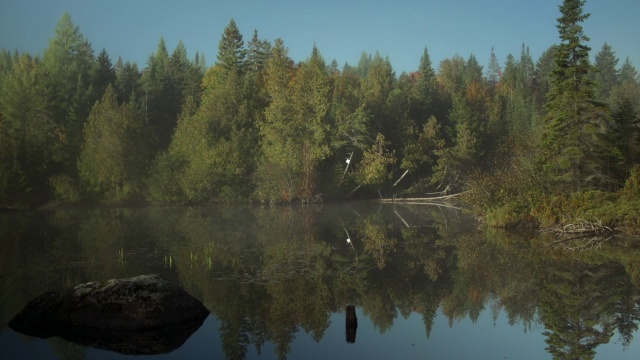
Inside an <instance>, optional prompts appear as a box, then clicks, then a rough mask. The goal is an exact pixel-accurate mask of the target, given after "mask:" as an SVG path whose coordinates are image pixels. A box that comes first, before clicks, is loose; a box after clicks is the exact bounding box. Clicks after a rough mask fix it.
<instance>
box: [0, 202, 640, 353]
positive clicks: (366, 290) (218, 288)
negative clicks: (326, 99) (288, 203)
mask: <svg viewBox="0 0 640 360" xmlns="http://www.w3.org/2000/svg"><path fill="white" fill-rule="evenodd" d="M548 243H550V242H549V240H548V239H545V238H541V237H539V236H536V235H535V234H514V233H508V232H503V231H499V230H493V229H484V230H479V226H478V224H477V221H476V220H475V219H473V218H471V217H469V216H467V215H465V214H464V213H462V212H461V211H459V210H456V209H451V208H446V207H439V206H427V205H393V204H385V205H381V204H379V203H376V202H362V203H349V204H324V205H322V206H317V207H313V206H310V207H259V206H209V207H204V206H203V207H148V208H111V209H92V208H87V209H66V210H54V211H37V212H30V213H27V212H11V213H0V249H1V250H0V251H1V252H0V359H117V358H123V357H128V356H126V355H123V354H120V353H118V352H114V351H109V350H105V349H97V348H92V347H85V346H81V345H79V344H76V343H74V342H70V341H67V340H64V339H62V338H58V337H51V338H48V339H40V338H34V337H28V336H26V335H22V334H20V333H17V332H15V331H13V330H12V329H11V328H9V327H7V324H8V323H9V321H10V320H11V319H12V318H13V317H14V316H15V315H16V314H17V313H18V312H19V311H20V310H21V309H22V308H23V307H24V306H25V305H26V304H27V303H28V302H29V301H30V300H31V299H33V298H34V297H36V296H38V295H40V294H42V293H44V292H46V291H51V290H54V291H58V290H64V289H68V288H71V287H74V286H75V285H78V284H81V283H86V282H90V281H96V280H100V281H104V280H108V279H113V278H128V277H132V276H137V275H141V274H154V273H155V274H160V275H161V276H162V277H164V278H165V279H166V280H168V281H169V282H171V283H173V284H176V285H179V286H181V287H182V288H184V289H185V290H186V291H187V292H189V293H190V294H191V295H192V296H194V297H196V298H197V299H199V300H200V301H202V303H203V304H204V305H205V306H206V307H207V308H208V309H209V311H210V312H211V314H210V315H209V317H208V318H207V319H206V320H205V321H204V323H203V324H202V326H201V327H200V328H199V329H197V330H196V331H195V332H194V333H193V334H191V335H190V336H189V337H188V339H187V340H186V341H185V342H184V343H183V344H182V345H180V346H178V347H177V348H176V349H175V350H172V351H170V352H167V353H164V354H157V355H153V356H148V357H153V358H158V359H189V358H194V359H200V358H209V359H211V358H213V359H222V358H228V359H285V358H287V359H354V358H357V359H425V358H429V359H565V358H571V359H592V358H594V359H640V340H638V339H636V338H637V337H638V335H640V334H639V331H638V325H639V324H640V289H639V285H640V249H638V246H635V247H633V246H629V242H625V241H620V242H615V243H612V244H610V245H609V244H605V245H604V246H602V247H601V248H599V249H593V250H589V251H582V252H567V251H562V250H560V249H558V248H555V247H551V246H547V245H545V244H548ZM347 307H349V309H350V310H349V311H347ZM354 311H355V315H356V316H357V327H355V326H353V323H351V325H348V324H349V322H348V321H347V319H348V317H349V316H351V315H353V312H354ZM138 357H142V358H146V357H147V356H146V355H141V356H138Z"/></svg>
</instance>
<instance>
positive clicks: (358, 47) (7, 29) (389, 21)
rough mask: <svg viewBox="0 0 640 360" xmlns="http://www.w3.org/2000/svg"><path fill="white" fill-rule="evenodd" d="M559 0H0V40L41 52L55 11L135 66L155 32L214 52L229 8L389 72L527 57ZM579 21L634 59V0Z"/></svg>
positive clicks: (300, 46) (152, 45)
mask: <svg viewBox="0 0 640 360" xmlns="http://www.w3.org/2000/svg"><path fill="white" fill-rule="evenodd" d="M560 3H561V0H536V1H531V0H500V1H497V0H423V1H412V0H393V1H391V0H388V1H376V0H355V1H345V0H342V1H337V0H323V1H318V0H314V1H308V0H225V1H219V0H197V1H168V0H109V1H104V0H100V1H98V0H41V1H36V0H0V47H1V48H5V49H9V50H13V49H18V50H19V51H27V52H30V53H31V54H41V53H42V52H43V50H44V49H45V48H46V47H47V45H48V40H49V38H51V37H52V36H53V29H54V27H55V25H56V23H57V21H58V20H59V19H60V17H61V16H62V14H63V12H64V11H69V13H70V14H71V16H72V19H73V22H74V23H75V24H76V25H78V26H79V27H80V31H81V32H82V33H83V34H84V35H85V37H87V38H88V39H89V41H90V42H91V43H92V45H93V48H94V50H95V51H96V53H97V52H98V51H100V50H101V49H102V48H105V49H106V50H107V52H108V53H109V55H110V56H111V58H112V59H113V61H114V62H115V59H117V57H118V56H122V58H123V59H124V60H131V61H135V62H137V63H138V65H140V67H141V68H142V67H144V66H145V63H146V59H147V58H148V56H149V55H150V54H151V53H152V52H154V51H155V49H156V46H157V44H158V41H159V39H160V37H161V36H163V37H164V38H165V40H166V42H167V47H168V48H169V51H170V52H171V51H172V50H173V49H174V48H175V46H176V45H177V43H178V41H179V40H182V41H183V42H184V44H185V46H186V47H187V50H188V52H189V56H190V57H193V55H194V54H195V52H196V51H199V52H200V53H204V54H205V56H206V59H207V63H208V64H209V65H211V64H213V62H214V61H215V58H216V52H217V46H218V42H219V40H220V36H221V35H222V31H223V30H224V28H225V26H226V25H227V24H228V23H229V20H230V19H231V18H234V19H235V21H236V23H237V25H238V27H239V28H240V31H241V32H242V34H243V36H244V38H245V41H248V40H249V39H250V38H251V36H252V34H253V30H254V29H257V30H258V33H259V36H260V37H261V38H266V39H268V40H270V41H273V40H274V39H275V38H278V37H279V38H282V39H283V40H284V43H285V45H286V46H287V47H288V48H289V55H290V56H291V58H293V59H294V60H296V61H300V60H304V59H306V58H307V57H308V56H309V55H310V54H311V49H312V47H313V45H314V43H315V44H316V45H317V47H318V48H319V50H320V53H321V54H322V55H323V56H324V58H325V60H326V61H327V63H328V62H330V61H331V60H333V59H335V60H337V61H338V64H340V67H342V65H343V64H344V63H345V62H348V63H350V64H352V65H356V64H357V63H358V60H359V58H360V54H361V53H362V52H363V51H366V52H368V53H375V52H376V51H378V52H380V54H381V55H383V56H388V57H389V59H390V60H391V64H392V65H393V68H394V70H395V71H396V73H398V74H399V73H401V72H403V71H414V70H416V69H417V68H418V64H419V62H420V57H421V55H422V52H423V50H424V48H425V47H426V48H427V49H428V51H429V54H430V55H431V59H432V61H433V64H434V68H435V69H436V70H437V67H438V63H439V62H440V61H441V60H442V59H445V58H449V57H452V56H454V55H456V54H458V55H461V56H463V57H464V58H467V57H468V56H469V55H470V54H474V55H475V56H476V58H477V59H478V61H479V62H480V63H481V64H486V63H487V62H488V59H489V56H490V53H491V47H494V48H495V52H496V55H497V56H498V59H499V60H500V63H501V64H504V62H505V59H506V56H507V55H508V54H509V53H512V54H514V55H516V56H518V55H519V54H520V49H521V45H522V43H525V44H526V45H527V46H529V47H530V50H531V54H532V56H533V57H534V61H535V60H537V58H538V57H539V56H540V55H541V54H542V52H543V51H544V50H545V49H547V48H548V47H549V46H550V45H552V44H554V43H557V42H558V35H557V30H556V27H555V24H556V18H557V17H558V16H559V11H558V5H559V4H560ZM585 10H586V11H587V12H590V13H591V14H592V15H591V17H590V18H589V19H588V20H587V21H586V22H585V23H584V28H585V33H586V34H587V35H588V36H589V37H590V38H591V41H590V43H589V44H590V45H591V47H592V56H593V55H595V54H596V53H597V51H599V50H600V48H601V47H602V45H603V43H604V42H605V41H606V42H608V43H609V45H611V46H612V47H613V50H614V51H615V52H616V55H617V56H618V57H619V58H620V64H622V62H623V61H624V59H625V58H626V57H629V58H630V59H631V61H632V62H633V63H634V64H635V65H636V67H638V66H639V65H640V0H588V1H587V4H586V8H585Z"/></svg>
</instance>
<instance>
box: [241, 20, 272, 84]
mask: <svg viewBox="0 0 640 360" xmlns="http://www.w3.org/2000/svg"><path fill="white" fill-rule="evenodd" d="M270 54H271V44H270V43H269V41H267V40H262V39H260V38H258V30H254V31H253V37H252V38H251V41H249V43H248V44H247V70H248V71H250V72H253V73H255V74H258V73H261V72H262V71H263V70H264V68H265V66H266V65H267V61H268V60H269V56H270Z"/></svg>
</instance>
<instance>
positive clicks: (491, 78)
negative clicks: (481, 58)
mask: <svg viewBox="0 0 640 360" xmlns="http://www.w3.org/2000/svg"><path fill="white" fill-rule="evenodd" d="M501 72H502V70H501V69H500V63H499V62H498V57H497V56H496V53H495V51H494V50H493V47H492V48H491V56H490V57H489V66H488V67H487V81H488V82H489V86H490V87H491V89H495V87H496V86H497V85H498V82H499V81H500V76H501Z"/></svg>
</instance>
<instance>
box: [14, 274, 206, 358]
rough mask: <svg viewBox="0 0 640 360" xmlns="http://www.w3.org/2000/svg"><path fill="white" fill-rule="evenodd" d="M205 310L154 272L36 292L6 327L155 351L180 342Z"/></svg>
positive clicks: (133, 350) (123, 348)
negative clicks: (153, 273)
mask: <svg viewBox="0 0 640 360" xmlns="http://www.w3.org/2000/svg"><path fill="white" fill-rule="evenodd" d="M208 314H209V311H208V310H207V309H206V308H205V307H204V305H202V303H201V302H200V301H198V300H197V299H195V298H194V297H192V296H191V295H189V294H188V293H187V292H186V291H184V290H183V289H182V288H180V287H178V286H175V285H171V284H169V283H168V282H166V281H165V280H164V279H162V278H161V277H160V276H159V275H142V276H136V277H133V278H129V279H113V280H109V281H107V282H104V283H103V282H90V283H87V284H82V285H78V286H76V287H75V288H73V289H71V290H68V291H64V292H49V293H45V294H42V295H40V296H38V297H37V298H35V299H34V300H32V301H31V302H29V303H28V304H27V306H26V307H25V308H24V309H23V310H22V311H20V313H18V315H16V316H15V317H14V318H13V320H11V322H10V323H9V326H10V327H11V328H12V329H14V330H16V331H19V332H21V333H23V334H26V335H30V336H37V337H41V338H48V337H51V336H60V337H63V338H65V339H67V340H69V341H73V342H76V343H79V344H81V345H85V346H92V347H98V348H103V349H108V350H114V351H118V352H121V353H125V354H159V353H164V352H169V351H171V350H173V349H175V348H177V347H179V346H180V345H181V344H182V343H184V341H186V339H188V338H189V336H190V335H191V334H192V333H193V332H194V331H195V330H197V329H198V328H199V327H200V326H201V325H202V322H203V321H204V319H205V318H206V317H207V315H208Z"/></svg>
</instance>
